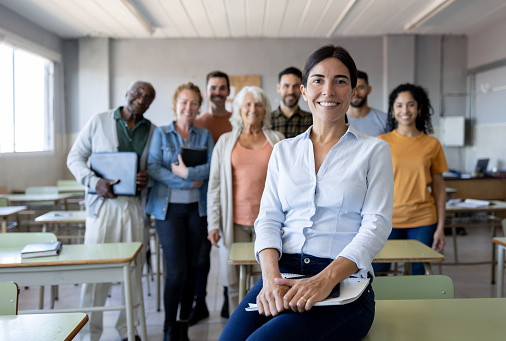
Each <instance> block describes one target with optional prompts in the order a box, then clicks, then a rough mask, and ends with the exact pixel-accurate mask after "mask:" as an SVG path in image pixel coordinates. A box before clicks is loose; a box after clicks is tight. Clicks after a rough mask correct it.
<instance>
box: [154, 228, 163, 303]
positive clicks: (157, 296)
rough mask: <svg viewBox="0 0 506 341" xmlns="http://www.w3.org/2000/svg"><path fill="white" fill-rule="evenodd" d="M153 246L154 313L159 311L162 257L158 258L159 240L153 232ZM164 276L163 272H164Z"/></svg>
mask: <svg viewBox="0 0 506 341" xmlns="http://www.w3.org/2000/svg"><path fill="white" fill-rule="evenodd" d="M155 245H156V311H160V297H161V295H160V275H161V274H160V271H161V268H162V267H161V266H160V262H161V259H162V257H160V240H159V239H158V234H157V233H156V232H155ZM164 274H165V271H164Z"/></svg>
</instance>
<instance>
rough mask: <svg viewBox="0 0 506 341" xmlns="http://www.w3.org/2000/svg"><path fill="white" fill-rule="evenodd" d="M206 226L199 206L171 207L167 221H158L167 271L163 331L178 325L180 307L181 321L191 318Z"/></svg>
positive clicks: (179, 205) (181, 205)
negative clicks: (177, 318)
mask: <svg viewBox="0 0 506 341" xmlns="http://www.w3.org/2000/svg"><path fill="white" fill-rule="evenodd" d="M205 224H206V219H205V217H200V216H199V208H198V204H197V203H192V204H169V210H168V212H167V219H166V220H156V221H155V226H156V233H158V238H159V239H160V243H161V245H162V248H163V257H164V259H165V268H166V270H165V274H166V277H165V289H164V292H163V304H164V308H165V324H164V330H167V329H168V327H169V326H170V327H171V326H174V325H175V323H176V315H177V310H178V307H179V305H181V307H180V311H179V319H180V320H188V318H189V316H190V311H191V308H192V304H193V294H194V293H195V282H196V273H197V263H198V259H199V253H200V246H201V245H202V234H203V232H204V228H203V226H205Z"/></svg>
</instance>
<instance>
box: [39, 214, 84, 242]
mask: <svg viewBox="0 0 506 341" xmlns="http://www.w3.org/2000/svg"><path fill="white" fill-rule="evenodd" d="M35 221H36V222H38V223H42V224H43V230H42V232H46V231H47V228H48V225H50V224H54V225H60V224H84V223H85V222H86V211H51V212H47V213H45V214H43V215H41V216H38V217H37V218H35ZM54 233H55V234H56V235H57V236H58V228H56V230H55V232H54ZM58 237H61V238H84V236H80V235H62V236H58Z"/></svg>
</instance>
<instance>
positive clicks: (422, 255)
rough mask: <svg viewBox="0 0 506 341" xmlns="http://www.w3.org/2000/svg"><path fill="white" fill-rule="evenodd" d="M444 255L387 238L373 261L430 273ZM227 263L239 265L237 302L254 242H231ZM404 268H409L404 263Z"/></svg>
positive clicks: (242, 292)
mask: <svg viewBox="0 0 506 341" xmlns="http://www.w3.org/2000/svg"><path fill="white" fill-rule="evenodd" d="M444 260H445V257H444V256H443V255H442V254H440V253H439V252H436V251H434V250H433V249H431V248H430V247H428V246H427V245H425V244H422V243H420V242H419V241H417V240H387V243H386V244H385V246H384V247H383V249H382V250H381V251H380V252H379V253H378V254H377V255H376V257H375V258H374V260H373V263H406V264H410V263H418V262H420V263H423V264H424V267H425V272H426V274H432V269H431V265H430V263H432V262H443V261H444ZM228 264H232V265H239V302H240V301H241V300H242V299H243V298H244V296H245V295H246V281H247V278H248V265H254V264H258V263H257V261H256V259H255V254H254V243H233V244H232V247H231V248H230V254H229V257H228ZM406 268H410V267H409V266H407V265H406Z"/></svg>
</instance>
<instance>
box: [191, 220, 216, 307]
mask: <svg viewBox="0 0 506 341" xmlns="http://www.w3.org/2000/svg"><path fill="white" fill-rule="evenodd" d="M202 235H203V237H202V246H201V248H200V255H199V263H198V269H197V286H196V287H195V299H196V300H200V301H204V300H205V299H206V295H207V277H208V276H209V270H210V269H211V247H212V244H211V242H210V241H209V240H208V239H207V224H206V225H205V226H204V233H203V234H202Z"/></svg>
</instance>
